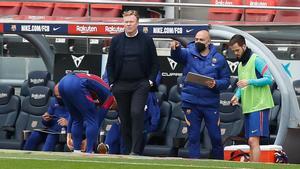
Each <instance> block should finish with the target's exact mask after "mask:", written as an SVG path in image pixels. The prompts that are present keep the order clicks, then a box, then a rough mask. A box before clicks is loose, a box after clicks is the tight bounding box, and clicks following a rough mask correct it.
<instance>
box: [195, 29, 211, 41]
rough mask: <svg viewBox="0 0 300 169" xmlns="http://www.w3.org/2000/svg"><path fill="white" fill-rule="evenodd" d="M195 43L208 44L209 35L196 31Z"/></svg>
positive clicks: (203, 31) (204, 31) (206, 32)
mask: <svg viewBox="0 0 300 169" xmlns="http://www.w3.org/2000/svg"><path fill="white" fill-rule="evenodd" d="M195 42H201V43H204V44H206V43H210V35H209V32H208V31H207V30H201V31H198V32H197V34H196V35H195Z"/></svg>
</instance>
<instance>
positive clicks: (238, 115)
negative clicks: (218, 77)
mask: <svg viewBox="0 0 300 169" xmlns="http://www.w3.org/2000/svg"><path fill="white" fill-rule="evenodd" d="M233 96H234V93H233V92H223V93H221V94H220V129H221V135H222V140H223V145H224V146H227V145H232V144H234V143H235V142H234V141H235V140H236V138H237V137H238V136H239V134H240V133H241V131H242V129H243V125H244V117H243V114H242V108H241V107H240V106H232V105H231V103H230V100H231V98H232V97H233ZM239 140H243V139H242V138H241V139H239Z"/></svg>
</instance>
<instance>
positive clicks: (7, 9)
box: [0, 1, 22, 16]
mask: <svg viewBox="0 0 300 169" xmlns="http://www.w3.org/2000/svg"><path fill="white" fill-rule="evenodd" d="M21 6H22V2H9V1H2V2H0V15H2V16H3V15H18V14H19V12H20V9H21Z"/></svg>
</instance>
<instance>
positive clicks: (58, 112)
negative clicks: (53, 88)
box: [24, 98, 69, 151]
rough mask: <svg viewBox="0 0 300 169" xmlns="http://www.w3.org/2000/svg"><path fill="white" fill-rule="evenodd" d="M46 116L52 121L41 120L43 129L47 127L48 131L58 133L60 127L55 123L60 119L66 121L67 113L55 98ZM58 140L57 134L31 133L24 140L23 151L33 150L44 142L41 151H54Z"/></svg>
mask: <svg viewBox="0 0 300 169" xmlns="http://www.w3.org/2000/svg"><path fill="white" fill-rule="evenodd" d="M48 114H49V115H52V116H53V118H52V120H50V121H45V120H42V123H43V124H44V126H45V127H47V130H48V131H50V132H53V133H60V131H61V128H62V126H60V125H59V124H58V123H57V121H58V120H59V119H60V118H65V119H68V118H69V113H68V112H67V110H66V109H65V107H64V106H62V105H61V104H59V103H58V102H57V100H56V99H55V98H51V100H50V105H49V108H48ZM58 139H59V134H48V133H44V132H39V131H33V132H32V133H31V135H30V137H29V138H28V139H27V140H26V143H25V145H24V150H35V149H36V148H37V146H38V145H39V144H40V143H42V142H45V143H44V146H43V148H42V151H54V150H55V145H56V143H57V142H58Z"/></svg>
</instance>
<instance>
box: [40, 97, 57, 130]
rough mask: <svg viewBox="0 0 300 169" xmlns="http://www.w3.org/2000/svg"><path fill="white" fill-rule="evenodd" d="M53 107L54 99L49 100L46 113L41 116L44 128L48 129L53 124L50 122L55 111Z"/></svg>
mask: <svg viewBox="0 0 300 169" xmlns="http://www.w3.org/2000/svg"><path fill="white" fill-rule="evenodd" d="M54 105H55V99H54V98H51V100H50V104H49V107H48V111H47V112H45V113H44V114H43V115H42V124H43V125H44V126H46V127H50V126H52V125H53V124H54V123H53V120H52V119H53V115H54V109H55V108H54Z"/></svg>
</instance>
